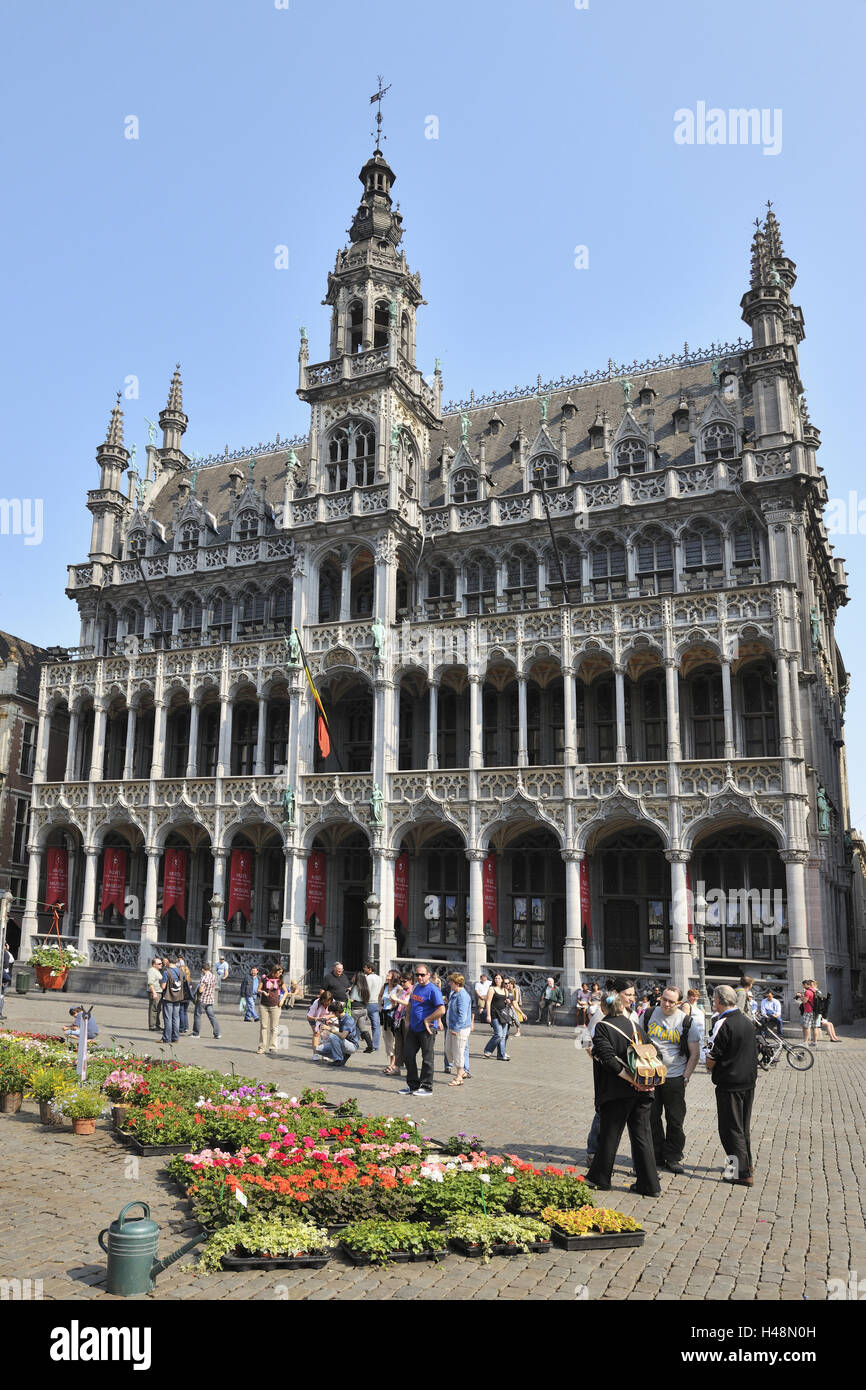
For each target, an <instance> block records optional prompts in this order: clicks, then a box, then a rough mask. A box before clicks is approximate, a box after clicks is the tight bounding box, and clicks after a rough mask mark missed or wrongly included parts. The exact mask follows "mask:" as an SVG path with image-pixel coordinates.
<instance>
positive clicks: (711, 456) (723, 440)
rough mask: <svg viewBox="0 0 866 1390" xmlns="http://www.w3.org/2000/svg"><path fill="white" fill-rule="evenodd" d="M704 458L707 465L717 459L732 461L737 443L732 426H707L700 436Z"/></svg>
mask: <svg viewBox="0 0 866 1390" xmlns="http://www.w3.org/2000/svg"><path fill="white" fill-rule="evenodd" d="M701 442H702V444H703V450H704V458H705V459H706V461H707V462H708V463H714V462H716V461H717V460H718V459H732V458H735V457H736V453H737V441H736V436H735V434H734V428H733V425H725V424H722V423H721V422H717V423H716V424H714V425H708V426H707V428H706V429H705V430H704V432H703V435H702V440H701Z"/></svg>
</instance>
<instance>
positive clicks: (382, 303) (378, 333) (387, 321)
mask: <svg viewBox="0 0 866 1390" xmlns="http://www.w3.org/2000/svg"><path fill="white" fill-rule="evenodd" d="M390 326H391V313H390V309H389V307H388V301H387V299H377V301H376V308H375V311H374V314H373V347H374V348H378V347H387V346H388V330H389V328H390Z"/></svg>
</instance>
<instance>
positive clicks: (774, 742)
mask: <svg viewBox="0 0 866 1390" xmlns="http://www.w3.org/2000/svg"><path fill="white" fill-rule="evenodd" d="M740 688H741V690H742V696H743V745H744V746H743V753H744V755H745V757H747V758H776V757H778V755H779V732H778V723H777V719H776V684H775V681H774V679H773V675H772V672H771V671H770V670H769V669H768V667H766V666H765V665H763V664H758V665H752V666H748V667H747V668H746V669H745V670H744V671H743V673H742V675H741V677H740Z"/></svg>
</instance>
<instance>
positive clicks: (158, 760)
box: [150, 700, 168, 779]
mask: <svg viewBox="0 0 866 1390" xmlns="http://www.w3.org/2000/svg"><path fill="white" fill-rule="evenodd" d="M167 719H168V707H167V706H166V703H165V700H155V701H154V715H153V757H152V759H151V763H150V776H151V779H156V778H158V777H162V776H163V775H164V770H165V728H166V721H167Z"/></svg>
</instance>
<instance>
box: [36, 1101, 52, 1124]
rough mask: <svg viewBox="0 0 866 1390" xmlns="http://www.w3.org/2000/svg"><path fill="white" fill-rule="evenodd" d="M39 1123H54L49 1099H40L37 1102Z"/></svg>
mask: <svg viewBox="0 0 866 1390" xmlns="http://www.w3.org/2000/svg"><path fill="white" fill-rule="evenodd" d="M39 1123H40V1124H43V1125H53V1124H54V1111H53V1110H52V1109H51V1101H50V1100H40V1102H39Z"/></svg>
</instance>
